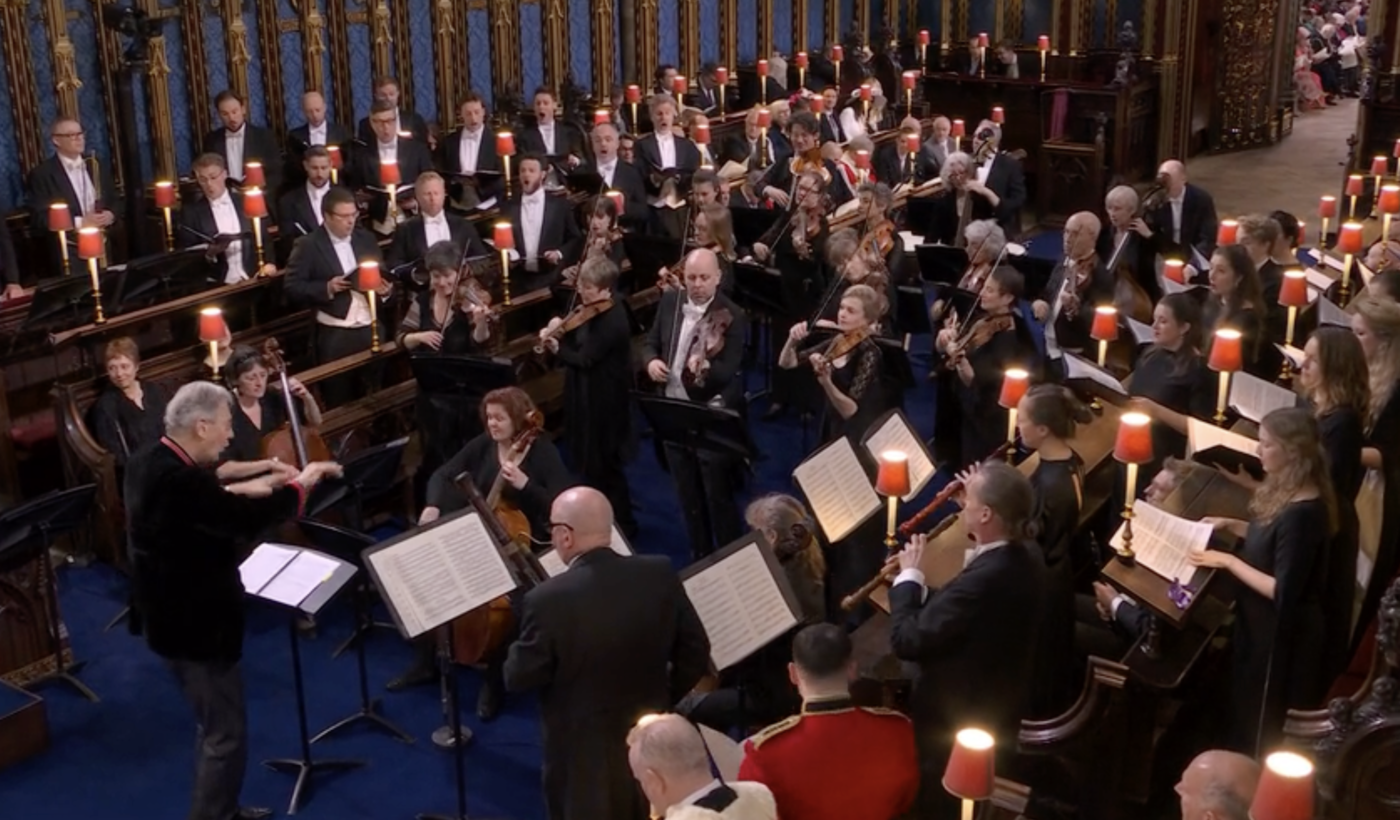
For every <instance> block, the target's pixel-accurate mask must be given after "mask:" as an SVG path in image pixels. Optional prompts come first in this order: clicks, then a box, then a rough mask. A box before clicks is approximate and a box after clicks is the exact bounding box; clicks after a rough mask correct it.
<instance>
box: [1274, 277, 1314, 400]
mask: <svg viewBox="0 0 1400 820" xmlns="http://www.w3.org/2000/svg"><path fill="white" fill-rule="evenodd" d="M1278 303H1279V304H1280V305H1283V306H1284V307H1286V308H1288V327H1287V328H1286V329H1285V331H1284V335H1283V343H1284V344H1285V345H1289V346H1291V345H1292V344H1293V328H1294V325H1295V324H1296V323H1297V321H1298V311H1299V310H1300V309H1302V308H1305V307H1307V305H1308V277H1307V274H1305V273H1303V272H1302V271H1300V270H1290V271H1284V272H1283V284H1282V285H1281V286H1280V287H1279V290H1278ZM1280 378H1282V379H1285V380H1287V379H1291V378H1293V362H1292V361H1291V360H1290V359H1289V358H1288V357H1287V356H1284V357H1283V373H1282V374H1280Z"/></svg>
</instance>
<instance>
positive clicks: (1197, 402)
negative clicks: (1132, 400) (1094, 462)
mask: <svg viewBox="0 0 1400 820" xmlns="http://www.w3.org/2000/svg"><path fill="white" fill-rule="evenodd" d="M1130 389H1131V391H1132V394H1133V395H1134V396H1140V397H1142V398H1144V399H1151V400H1152V401H1155V402H1157V403H1158V404H1160V405H1162V406H1163V407H1165V408H1167V409H1168V410H1173V411H1175V412H1177V413H1181V414H1183V415H1187V416H1195V417H1196V418H1202V419H1208V418H1210V417H1211V415H1212V414H1214V413H1215V398H1216V391H1217V386H1216V379H1215V374H1214V373H1213V372H1211V369H1210V368H1209V367H1206V362H1205V359H1203V358H1201V357H1200V356H1198V355H1196V354H1194V353H1186V352H1182V353H1180V354H1179V355H1178V354H1173V353H1172V352H1171V351H1169V350H1166V349H1164V348H1160V347H1151V348H1149V349H1148V350H1147V351H1146V352H1145V353H1143V354H1142V357H1141V358H1139V359H1138V365H1137V369H1136V370H1134V371H1133V383H1132V387H1131V388H1130ZM1185 455H1186V434H1185V433H1178V432H1177V431H1176V430H1173V429H1172V428H1171V427H1170V426H1168V425H1166V424H1161V423H1158V424H1153V425H1152V462H1151V463H1150V464H1144V465H1143V466H1142V467H1141V468H1140V469H1139V471H1138V484H1139V486H1141V487H1146V486H1147V485H1148V484H1149V483H1151V481H1152V478H1153V476H1155V475H1157V472H1158V471H1159V470H1161V469H1162V462H1164V461H1166V459H1167V456H1175V457H1176V458H1183V457H1185Z"/></svg>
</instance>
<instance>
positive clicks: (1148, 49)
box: [1142, 0, 1157, 60]
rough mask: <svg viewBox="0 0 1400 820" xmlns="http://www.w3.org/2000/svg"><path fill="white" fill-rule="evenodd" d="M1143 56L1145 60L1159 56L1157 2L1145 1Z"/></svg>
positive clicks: (1143, 10) (1152, 0)
mask: <svg viewBox="0 0 1400 820" xmlns="http://www.w3.org/2000/svg"><path fill="white" fill-rule="evenodd" d="M1142 56H1143V59H1145V60H1152V59H1154V58H1156V56H1157V0H1143V4H1142Z"/></svg>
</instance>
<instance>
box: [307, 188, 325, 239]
mask: <svg viewBox="0 0 1400 820" xmlns="http://www.w3.org/2000/svg"><path fill="white" fill-rule="evenodd" d="M330 189H331V184H330V183H329V182H327V183H326V184H325V185H322V186H321V187H320V188H317V187H316V186H315V185H312V184H311V183H310V182H308V183H306V198H307V200H308V201H310V202H311V213H312V214H313V215H315V217H316V224H317V225H320V224H321V223H322V222H324V221H325V217H324V216H322V215H321V200H323V199H325V198H326V192H327V191H329V190H330ZM305 227H306V230H307V231H310V230H311V226H310V225H307V226H305Z"/></svg>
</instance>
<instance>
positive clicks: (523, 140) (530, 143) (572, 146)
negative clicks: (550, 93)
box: [520, 119, 591, 162]
mask: <svg viewBox="0 0 1400 820" xmlns="http://www.w3.org/2000/svg"><path fill="white" fill-rule="evenodd" d="M520 148H521V150H522V152H523V153H526V154H539V155H541V156H550V157H566V156H568V155H569V154H573V155H574V156H576V157H578V158H579V159H580V160H583V161H585V162H587V161H588V160H589V159H590V157H591V154H590V153H589V150H588V140H586V139H584V136H583V131H582V130H580V129H579V127H578V126H577V125H574V124H573V123H571V122H565V121H564V120H561V119H555V120H554V150H553V151H548V150H546V149H545V145H544V137H543V136H541V134H540V128H539V126H538V125H531V126H529V127H527V128H526V129H525V130H524V131H521V132H520Z"/></svg>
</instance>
